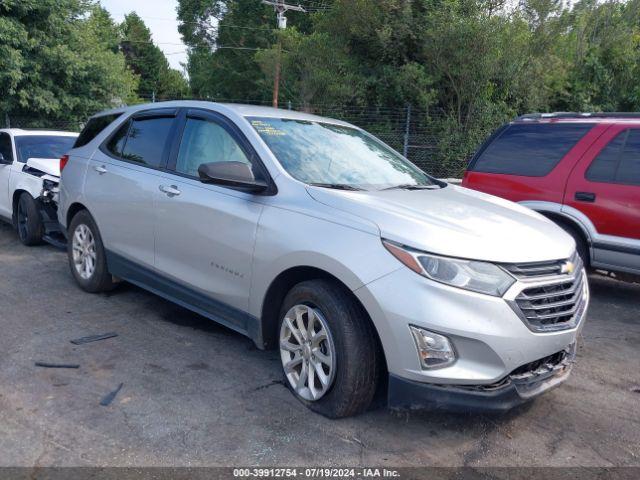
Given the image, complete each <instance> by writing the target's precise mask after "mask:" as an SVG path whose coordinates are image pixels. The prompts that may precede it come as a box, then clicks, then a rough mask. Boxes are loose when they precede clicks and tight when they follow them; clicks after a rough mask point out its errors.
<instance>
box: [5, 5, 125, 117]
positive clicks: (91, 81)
mask: <svg viewBox="0 0 640 480" xmlns="http://www.w3.org/2000/svg"><path fill="white" fill-rule="evenodd" d="M115 39H116V29H115V24H114V23H113V21H112V20H111V18H110V17H109V15H108V14H107V13H106V11H104V10H103V9H101V8H100V7H98V6H96V5H95V4H93V3H90V2H86V1H80V0H5V1H3V2H2V3H0V91H1V92H2V95H0V111H1V112H3V113H6V114H9V115H10V116H14V117H29V118H32V119H33V121H32V122H31V123H32V124H33V125H38V124H47V123H51V122H52V121H56V120H66V121H74V122H75V121H80V120H84V119H86V117H87V116H89V115H91V114H93V113H95V112H96V111H98V110H101V109H104V108H107V107H113V106H115V105H119V104H121V103H123V102H129V101H133V100H135V98H136V97H135V90H136V88H137V77H136V76H135V74H133V72H131V71H130V70H129V69H128V68H127V66H126V64H125V61H124V57H123V55H122V54H121V53H119V52H118V50H117V43H116V41H115Z"/></svg>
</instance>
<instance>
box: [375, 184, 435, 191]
mask: <svg viewBox="0 0 640 480" xmlns="http://www.w3.org/2000/svg"><path fill="white" fill-rule="evenodd" d="M441 188H442V187H441V186H440V185H416V184H414V183H407V184H403V185H394V186H393V187H388V188H383V189H382V190H440V189H441Z"/></svg>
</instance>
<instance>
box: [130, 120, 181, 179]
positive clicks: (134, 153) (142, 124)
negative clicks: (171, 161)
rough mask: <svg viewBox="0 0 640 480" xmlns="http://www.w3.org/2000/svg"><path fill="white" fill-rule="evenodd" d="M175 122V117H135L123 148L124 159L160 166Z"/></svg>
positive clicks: (154, 166) (150, 165)
mask: <svg viewBox="0 0 640 480" xmlns="http://www.w3.org/2000/svg"><path fill="white" fill-rule="evenodd" d="M173 122H174V117H150V118H146V117H143V118H134V119H133V121H132V123H131V127H130V128H129V134H128V136H127V140H126V142H125V143H124V147H123V149H122V159H123V160H126V161H128V162H134V163H139V164H141V165H146V166H149V167H153V168H160V167H161V166H162V164H163V161H164V152H165V151H166V149H165V146H166V144H167V142H168V140H169V137H170V133H171V127H172V126H173Z"/></svg>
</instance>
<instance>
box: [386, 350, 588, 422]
mask: <svg viewBox="0 0 640 480" xmlns="http://www.w3.org/2000/svg"><path fill="white" fill-rule="evenodd" d="M575 351H576V347H575V343H574V344H572V345H570V346H569V347H567V348H566V349H564V350H562V351H560V352H557V353H555V354H553V355H549V356H548V357H545V358H542V359H539V360H536V361H534V362H530V363H528V364H525V365H522V366H521V367H518V368H517V369H515V370H514V371H513V372H511V373H510V374H509V375H507V376H506V377H504V378H502V379H501V380H499V381H497V382H495V383H492V384H488V385H442V384H429V383H421V382H415V381H412V380H407V379H404V378H401V377H398V376H395V375H390V376H389V387H388V406H389V408H391V409H426V410H448V411H476V412H504V411H507V410H510V409H511V408H513V407H516V406H518V405H521V404H523V403H525V402H528V401H529V400H531V399H533V398H535V397H537V396H538V395H540V394H541V393H543V392H546V391H548V390H550V389H551V388H554V387H556V386H557V385H560V384H561V383H562V382H564V381H565V380H566V379H567V378H568V376H569V374H570V372H571V368H572V366H573V363H574V359H575V354H576V352H575Z"/></svg>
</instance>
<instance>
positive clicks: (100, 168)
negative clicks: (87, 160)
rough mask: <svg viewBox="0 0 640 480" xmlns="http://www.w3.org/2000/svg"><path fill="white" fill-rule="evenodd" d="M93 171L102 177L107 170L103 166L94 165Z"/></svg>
mask: <svg viewBox="0 0 640 480" xmlns="http://www.w3.org/2000/svg"><path fill="white" fill-rule="evenodd" d="M93 169H94V170H95V171H96V172H98V174H100V175H102V174H103V173H107V168H106V167H105V166H104V165H100V166H98V165H96V166H95V167H93Z"/></svg>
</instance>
